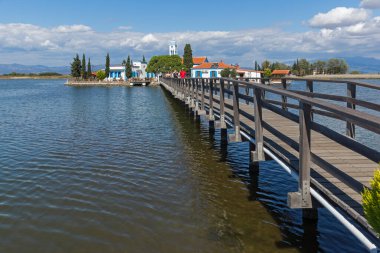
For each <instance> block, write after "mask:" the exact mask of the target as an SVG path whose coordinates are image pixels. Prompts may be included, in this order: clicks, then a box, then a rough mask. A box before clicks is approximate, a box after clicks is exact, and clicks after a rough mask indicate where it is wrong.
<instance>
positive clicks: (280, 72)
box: [272, 69, 290, 75]
mask: <svg viewBox="0 0 380 253" xmlns="http://www.w3.org/2000/svg"><path fill="white" fill-rule="evenodd" d="M289 73H290V70H288V69H275V70H273V72H272V75H289Z"/></svg>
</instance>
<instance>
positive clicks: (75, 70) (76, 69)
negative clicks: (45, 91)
mask: <svg viewBox="0 0 380 253" xmlns="http://www.w3.org/2000/svg"><path fill="white" fill-rule="evenodd" d="M80 74H81V62H80V59H79V55H78V54H77V55H76V57H75V58H74V59H73V62H72V63H71V76H72V77H75V79H77V80H78V78H79V77H80Z"/></svg>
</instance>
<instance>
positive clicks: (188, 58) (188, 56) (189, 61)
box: [183, 44, 194, 73]
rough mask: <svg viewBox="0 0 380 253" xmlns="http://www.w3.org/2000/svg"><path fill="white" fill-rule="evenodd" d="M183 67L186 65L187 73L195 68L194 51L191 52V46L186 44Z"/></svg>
mask: <svg viewBox="0 0 380 253" xmlns="http://www.w3.org/2000/svg"><path fill="white" fill-rule="evenodd" d="M183 65H185V70H186V72H188V73H189V72H190V69H191V68H192V67H193V65H194V62H193V51H192V50H191V45H190V44H186V45H185V48H184V52H183Z"/></svg>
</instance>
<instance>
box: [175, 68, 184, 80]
mask: <svg viewBox="0 0 380 253" xmlns="http://www.w3.org/2000/svg"><path fill="white" fill-rule="evenodd" d="M172 77H174V78H181V79H184V78H185V77H186V71H185V70H184V69H182V70H181V71H180V72H179V73H178V72H177V71H174V72H173V74H172Z"/></svg>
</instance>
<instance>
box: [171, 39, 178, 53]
mask: <svg viewBox="0 0 380 253" xmlns="http://www.w3.org/2000/svg"><path fill="white" fill-rule="evenodd" d="M177 49H178V47H177V42H176V41H175V40H172V41H170V43H169V55H178V50H177Z"/></svg>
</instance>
